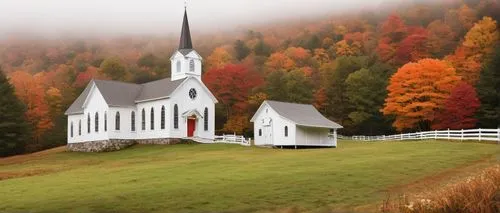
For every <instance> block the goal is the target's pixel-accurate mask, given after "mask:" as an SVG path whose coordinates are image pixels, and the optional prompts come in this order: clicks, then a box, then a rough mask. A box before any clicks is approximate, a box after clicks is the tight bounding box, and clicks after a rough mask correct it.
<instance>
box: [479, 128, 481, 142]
mask: <svg viewBox="0 0 500 213" xmlns="http://www.w3.org/2000/svg"><path fill="white" fill-rule="evenodd" d="M479 141H481V128H479Z"/></svg>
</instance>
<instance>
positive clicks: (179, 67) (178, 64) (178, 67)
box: [176, 61, 181, 72]
mask: <svg viewBox="0 0 500 213" xmlns="http://www.w3.org/2000/svg"><path fill="white" fill-rule="evenodd" d="M176 68H177V72H181V61H177V65H176Z"/></svg>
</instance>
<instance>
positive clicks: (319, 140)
mask: <svg viewBox="0 0 500 213" xmlns="http://www.w3.org/2000/svg"><path fill="white" fill-rule="evenodd" d="M250 121H251V122H253V123H254V138H255V145H257V146H275V147H295V148H297V147H299V146H306V147H314V146H318V147H337V130H338V129H341V128H342V126H341V125H339V124H337V123H335V122H333V121H330V120H328V119H327V118H325V117H324V116H323V115H321V113H320V112H318V110H316V108H314V106H312V105H307V104H295V103H285V102H278V101H264V102H263V103H262V105H261V106H260V107H259V109H258V110H257V112H256V113H255V115H254V116H253V117H252V119H251V120H250Z"/></svg>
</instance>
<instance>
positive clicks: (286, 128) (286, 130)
mask: <svg viewBox="0 0 500 213" xmlns="http://www.w3.org/2000/svg"><path fill="white" fill-rule="evenodd" d="M285 137H288V126H285Z"/></svg>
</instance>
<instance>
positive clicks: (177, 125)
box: [174, 104, 179, 129]
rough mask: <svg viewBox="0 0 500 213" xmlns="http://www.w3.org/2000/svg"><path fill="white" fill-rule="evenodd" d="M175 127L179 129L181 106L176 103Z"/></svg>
mask: <svg viewBox="0 0 500 213" xmlns="http://www.w3.org/2000/svg"><path fill="white" fill-rule="evenodd" d="M174 129H179V108H178V107H177V104H176V105H174Z"/></svg>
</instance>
